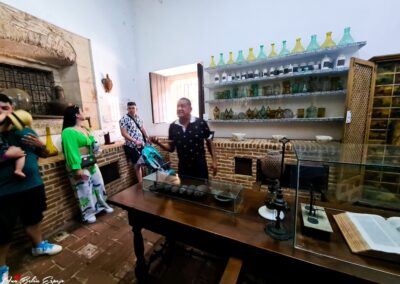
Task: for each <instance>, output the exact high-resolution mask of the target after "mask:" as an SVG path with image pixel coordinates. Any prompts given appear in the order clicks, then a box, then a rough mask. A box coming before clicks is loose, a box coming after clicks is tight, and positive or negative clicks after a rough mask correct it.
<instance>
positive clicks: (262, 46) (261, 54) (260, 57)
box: [257, 45, 267, 60]
mask: <svg viewBox="0 0 400 284" xmlns="http://www.w3.org/2000/svg"><path fill="white" fill-rule="evenodd" d="M266 58H267V56H266V55H265V53H264V45H260V52H259V53H258V56H257V60H260V59H266Z"/></svg>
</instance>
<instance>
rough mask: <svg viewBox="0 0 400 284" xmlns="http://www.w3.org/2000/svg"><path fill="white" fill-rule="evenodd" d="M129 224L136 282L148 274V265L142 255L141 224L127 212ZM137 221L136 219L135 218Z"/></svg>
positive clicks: (142, 279) (144, 279) (141, 280)
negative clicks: (134, 259) (131, 234)
mask: <svg viewBox="0 0 400 284" xmlns="http://www.w3.org/2000/svg"><path fill="white" fill-rule="evenodd" d="M128 216H129V224H130V225H131V226H132V232H133V247H134V250H135V255H136V268H135V275H136V279H137V280H138V282H139V283H140V282H145V281H146V278H147V275H148V267H147V264H146V259H145V257H144V243H143V235H142V228H143V227H142V226H141V225H140V223H139V222H133V217H132V216H131V215H130V214H129V215H128ZM136 221H138V220H136Z"/></svg>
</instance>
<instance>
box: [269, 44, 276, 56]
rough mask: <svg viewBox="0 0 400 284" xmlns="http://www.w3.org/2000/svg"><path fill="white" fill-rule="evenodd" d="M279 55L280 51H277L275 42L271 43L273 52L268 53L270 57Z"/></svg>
mask: <svg viewBox="0 0 400 284" xmlns="http://www.w3.org/2000/svg"><path fill="white" fill-rule="evenodd" d="M277 56H278V53H276V50H275V43H271V52H270V53H269V54H268V58H274V57H277Z"/></svg>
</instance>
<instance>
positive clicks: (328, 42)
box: [321, 32, 336, 48]
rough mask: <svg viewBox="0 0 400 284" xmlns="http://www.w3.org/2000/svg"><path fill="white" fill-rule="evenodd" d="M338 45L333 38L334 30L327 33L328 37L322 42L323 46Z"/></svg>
mask: <svg viewBox="0 0 400 284" xmlns="http://www.w3.org/2000/svg"><path fill="white" fill-rule="evenodd" d="M334 46H336V43H335V42H334V41H333V39H332V32H327V33H326V38H325V41H324V43H323V44H321V48H329V47H334Z"/></svg>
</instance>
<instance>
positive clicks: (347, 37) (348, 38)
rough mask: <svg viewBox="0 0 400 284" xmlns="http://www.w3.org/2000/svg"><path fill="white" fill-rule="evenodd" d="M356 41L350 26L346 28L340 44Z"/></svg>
mask: <svg viewBox="0 0 400 284" xmlns="http://www.w3.org/2000/svg"><path fill="white" fill-rule="evenodd" d="M353 42H354V39H353V37H352V36H351V35H350V27H347V28H345V29H344V33H343V37H342V39H341V40H340V41H339V44H338V45H340V46H343V45H348V44H352V43H353Z"/></svg>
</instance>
